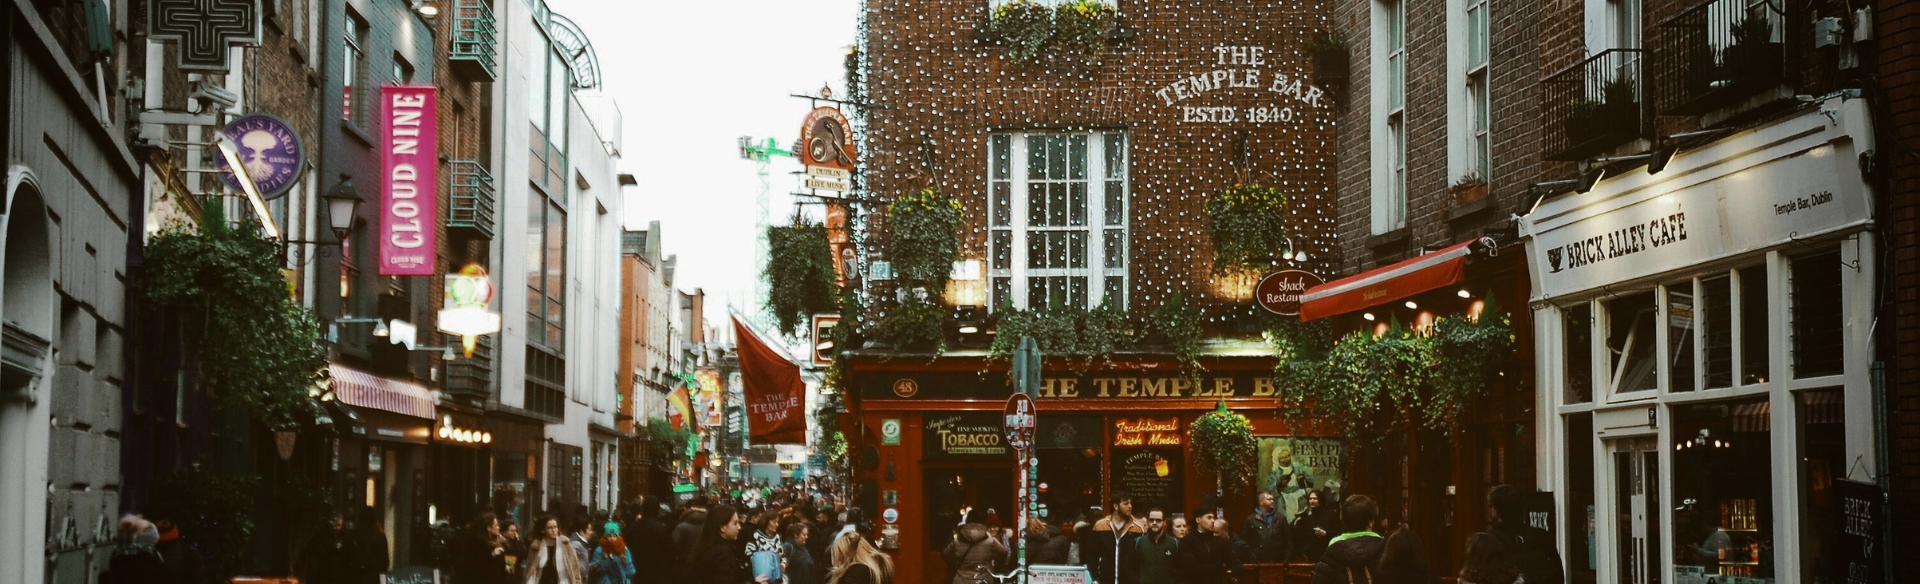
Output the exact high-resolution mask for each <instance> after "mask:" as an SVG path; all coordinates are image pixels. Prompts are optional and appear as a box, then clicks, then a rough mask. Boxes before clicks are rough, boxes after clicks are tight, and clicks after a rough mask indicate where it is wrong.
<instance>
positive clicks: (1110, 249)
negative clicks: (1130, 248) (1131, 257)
mask: <svg viewBox="0 0 1920 584" xmlns="http://www.w3.org/2000/svg"><path fill="white" fill-rule="evenodd" d="M1101 245H1103V246H1105V248H1106V253H1105V254H1104V255H1106V263H1105V264H1104V266H1105V267H1106V268H1107V269H1110V270H1112V269H1121V268H1125V267H1127V232H1125V231H1121V230H1119V229H1108V230H1107V232H1106V237H1105V240H1104V241H1102V242H1101Z"/></svg>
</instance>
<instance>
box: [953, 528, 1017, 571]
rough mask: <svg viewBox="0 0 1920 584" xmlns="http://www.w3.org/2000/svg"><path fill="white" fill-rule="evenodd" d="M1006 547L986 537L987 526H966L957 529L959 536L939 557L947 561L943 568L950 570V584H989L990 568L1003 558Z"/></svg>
mask: <svg viewBox="0 0 1920 584" xmlns="http://www.w3.org/2000/svg"><path fill="white" fill-rule="evenodd" d="M1007 553H1008V552H1007V546H1004V545H1001V544H1000V540H998V539H994V538H991V537H987V526H985V525H981V524H978V523H968V524H964V525H961V526H960V534H959V536H958V537H955V538H954V540H953V543H949V544H947V549H946V550H945V551H943V552H941V553H940V557H942V558H945V559H946V560H947V567H948V568H951V569H952V570H953V584H975V583H976V582H992V581H993V576H992V575H991V572H992V571H993V567H994V566H996V565H999V564H1000V562H1001V561H1003V560H1005V559H1007Z"/></svg>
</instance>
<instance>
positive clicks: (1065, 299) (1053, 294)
mask: <svg viewBox="0 0 1920 584" xmlns="http://www.w3.org/2000/svg"><path fill="white" fill-rule="evenodd" d="M1067 280H1068V278H1067V277H1066V276H1055V277H1052V278H1047V308H1058V307H1062V306H1071V305H1072V302H1073V301H1072V300H1071V297H1070V296H1068V295H1067Z"/></svg>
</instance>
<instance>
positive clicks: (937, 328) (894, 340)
mask: <svg viewBox="0 0 1920 584" xmlns="http://www.w3.org/2000/svg"><path fill="white" fill-rule="evenodd" d="M946 325H947V311H946V306H945V305H943V304H940V303H939V302H936V301H934V300H932V299H931V298H921V297H920V295H918V294H911V293H909V294H907V295H906V298H904V299H902V300H901V301H900V303H899V304H897V305H895V306H894V307H893V310H892V311H890V312H888V313H887V314H886V316H883V317H881V318H880V338H882V339H886V341H887V342H888V343H891V344H892V345H893V346H894V348H896V349H899V350H903V351H918V350H929V349H931V350H932V351H933V352H935V353H943V352H946V350H947V334H946ZM834 328H839V327H834Z"/></svg>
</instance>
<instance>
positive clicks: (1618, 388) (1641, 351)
mask: <svg viewBox="0 0 1920 584" xmlns="http://www.w3.org/2000/svg"><path fill="white" fill-rule="evenodd" d="M1606 308H1607V352H1608V354H1609V355H1610V357H1609V359H1610V361H1609V365H1610V366H1611V370H1612V375H1611V376H1610V377H1609V379H1610V381H1611V383H1612V387H1613V393H1616V394H1617V393H1627V392H1633V391H1643V390H1650V389H1658V388H1659V386H1660V385H1659V384H1660V378H1659V376H1658V371H1657V369H1658V367H1657V365H1659V361H1658V360H1657V359H1655V355H1658V354H1659V353H1658V352H1657V349H1658V345H1657V343H1656V342H1655V341H1656V340H1657V339H1656V338H1655V337H1657V336H1658V335H1659V331H1658V329H1657V328H1656V325H1655V323H1656V321H1655V319H1654V316H1655V315H1654V313H1655V312H1656V307H1655V306H1654V296H1653V292H1641V293H1638V294H1631V295H1626V296H1622V297H1619V298H1616V299H1613V300H1609V301H1607V303H1606Z"/></svg>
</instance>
